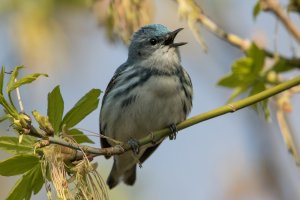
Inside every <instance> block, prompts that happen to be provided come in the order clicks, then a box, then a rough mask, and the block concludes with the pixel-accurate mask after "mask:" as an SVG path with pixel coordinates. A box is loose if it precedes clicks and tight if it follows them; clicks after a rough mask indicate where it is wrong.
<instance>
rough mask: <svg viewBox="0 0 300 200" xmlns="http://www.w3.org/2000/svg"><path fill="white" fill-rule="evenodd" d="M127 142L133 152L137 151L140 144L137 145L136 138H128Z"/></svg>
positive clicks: (136, 152)
mask: <svg viewBox="0 0 300 200" xmlns="http://www.w3.org/2000/svg"><path fill="white" fill-rule="evenodd" d="M127 143H128V144H129V145H130V146H131V149H132V151H133V152H134V153H135V154H138V153H139V151H140V145H139V141H138V140H137V139H134V138H129V140H128V142H127Z"/></svg>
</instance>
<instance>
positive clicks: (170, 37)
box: [164, 28, 187, 47]
mask: <svg viewBox="0 0 300 200" xmlns="http://www.w3.org/2000/svg"><path fill="white" fill-rule="evenodd" d="M181 30H183V28H179V29H177V30H175V31H173V32H169V33H168V34H167V36H166V40H165V42H164V45H169V46H170V47H179V46H182V45H185V44H187V43H186V42H178V43H174V39H175V37H176V35H177V34H178V33H179V32H180V31H181Z"/></svg>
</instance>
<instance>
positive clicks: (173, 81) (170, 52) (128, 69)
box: [100, 24, 193, 188]
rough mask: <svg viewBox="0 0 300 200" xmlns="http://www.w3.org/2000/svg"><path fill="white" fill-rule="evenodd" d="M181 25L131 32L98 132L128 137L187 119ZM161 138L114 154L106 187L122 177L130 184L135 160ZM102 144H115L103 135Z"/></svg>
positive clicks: (188, 103)
mask: <svg viewBox="0 0 300 200" xmlns="http://www.w3.org/2000/svg"><path fill="white" fill-rule="evenodd" d="M181 30H182V29H177V30H175V31H173V32H171V31H169V30H168V29H167V28H166V27H165V26H163V25H160V24H151V25H147V26H144V27H142V28H141V29H140V30H138V31H137V32H136V33H134V35H133V37H132V42H131V44H130V46H129V52H128V59H127V61H126V62H125V63H124V64H122V65H121V66H120V67H119V68H118V69H117V70H116V72H115V74H114V76H113V77H112V79H111V81H110V83H109V84H108V86H107V88H106V91H105V94H104V97H103V101H102V108H101V112H100V133H101V134H103V135H106V136H108V137H110V138H113V139H116V140H119V141H123V142H126V141H129V140H130V139H131V138H134V139H141V138H143V137H145V136H146V135H147V134H150V133H151V132H153V131H156V130H159V129H162V128H166V127H170V126H172V125H174V124H177V123H179V122H181V121H183V120H184V119H186V117H187V115H188V114H189V113H190V111H191V108H192V98H193V90H192V82H191V79H190V77H189V75H188V73H187V72H186V71H185V70H184V69H183V67H182V66H181V63H180V55H179V50H178V46H181V45H184V44H186V43H174V39H175V37H176V35H177V33H178V32H179V31H181ZM172 127H173V128H174V126H172ZM161 142H162V141H159V142H158V143H157V144H155V145H153V144H148V145H145V146H143V147H141V148H140V151H139V152H138V153H137V155H133V153H132V152H126V153H123V154H121V155H115V156H114V164H113V167H112V170H111V172H110V175H109V177H108V179H107V184H108V186H109V187H110V188H113V187H114V186H116V185H117V184H118V183H119V181H120V180H123V181H124V182H125V183H126V184H128V185H133V184H134V182H135V179H136V164H137V161H140V162H142V163H143V162H144V161H145V160H146V159H147V158H148V157H149V156H150V155H151V154H152V153H153V151H154V150H155V149H156V148H157V147H158V146H159V144H160V143H161ZM101 145H102V147H110V146H113V145H115V144H114V143H113V142H111V141H110V140H107V139H105V138H101ZM107 157H109V156H107Z"/></svg>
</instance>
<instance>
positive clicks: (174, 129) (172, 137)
mask: <svg viewBox="0 0 300 200" xmlns="http://www.w3.org/2000/svg"><path fill="white" fill-rule="evenodd" d="M169 129H170V130H171V132H172V133H171V134H170V135H169V139H170V140H175V139H176V134H177V133H178V130H177V128H176V125H175V124H171V125H170V126H169Z"/></svg>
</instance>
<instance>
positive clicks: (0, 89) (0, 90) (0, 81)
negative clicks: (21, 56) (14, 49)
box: [0, 66, 5, 94]
mask: <svg viewBox="0 0 300 200" xmlns="http://www.w3.org/2000/svg"><path fill="white" fill-rule="evenodd" d="M4 72H5V69H4V67H3V66H2V69H1V73H0V94H3V81H4Z"/></svg>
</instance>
